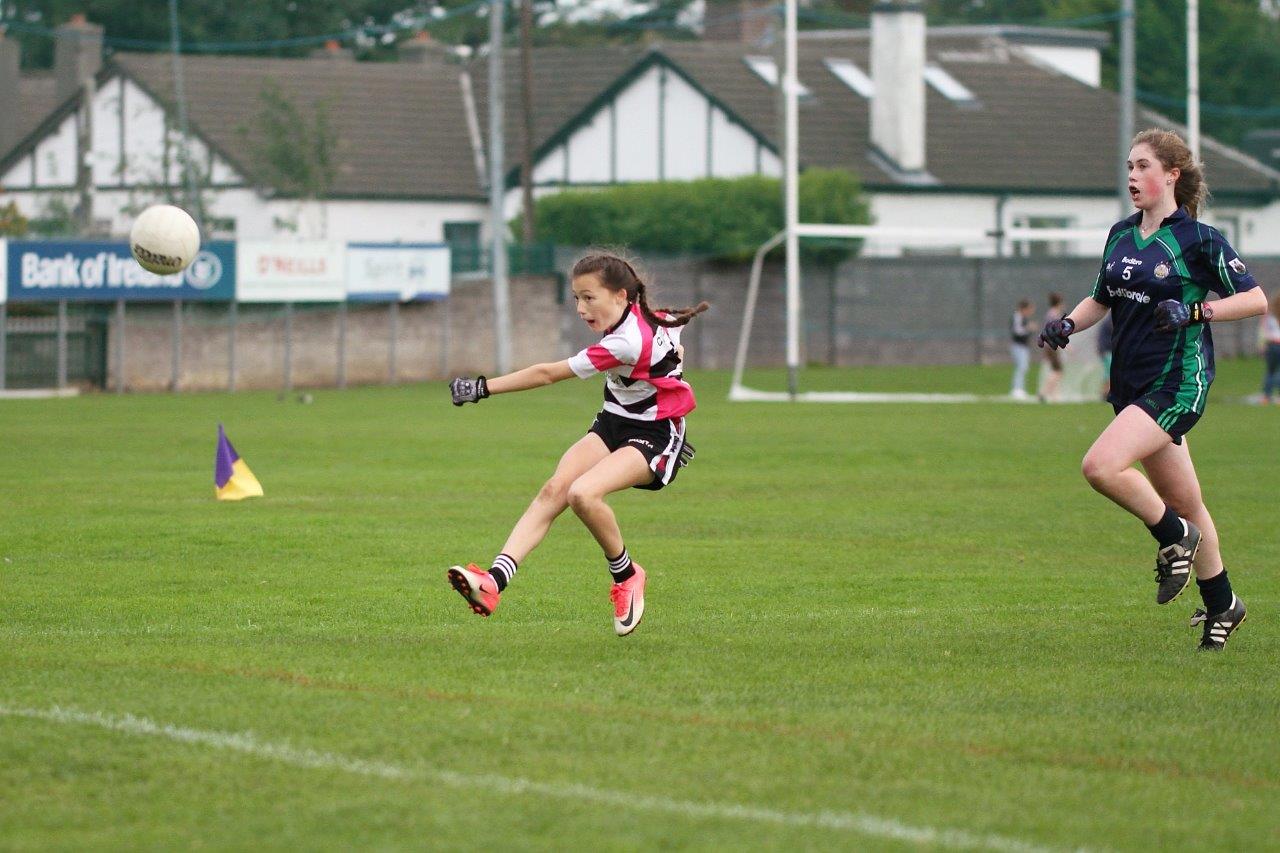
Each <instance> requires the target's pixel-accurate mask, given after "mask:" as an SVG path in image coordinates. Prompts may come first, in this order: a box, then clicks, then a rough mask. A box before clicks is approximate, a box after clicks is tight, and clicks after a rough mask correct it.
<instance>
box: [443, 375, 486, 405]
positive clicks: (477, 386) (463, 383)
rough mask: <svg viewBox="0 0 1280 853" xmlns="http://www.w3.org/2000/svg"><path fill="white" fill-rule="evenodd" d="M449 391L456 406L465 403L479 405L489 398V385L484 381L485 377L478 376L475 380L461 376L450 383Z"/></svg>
mask: <svg viewBox="0 0 1280 853" xmlns="http://www.w3.org/2000/svg"><path fill="white" fill-rule="evenodd" d="M449 391H450V393H452V394H453V404H454V405H455V406H461V405H462V404H463V403H479V402H480V401H481V400H483V399H484V398H485V397H488V396H489V384H488V383H487V382H485V381H484V377H483V376H477V377H476V378H475V379H468V378H467V377H465V376H459V377H458V378H457V379H455V380H453V381H452V382H450V383H449Z"/></svg>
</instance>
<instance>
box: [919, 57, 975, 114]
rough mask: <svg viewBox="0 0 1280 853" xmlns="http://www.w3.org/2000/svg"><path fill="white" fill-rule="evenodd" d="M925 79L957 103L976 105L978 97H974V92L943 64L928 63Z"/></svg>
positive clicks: (941, 93)
mask: <svg viewBox="0 0 1280 853" xmlns="http://www.w3.org/2000/svg"><path fill="white" fill-rule="evenodd" d="M924 79H925V82H926V83H928V84H929V85H930V86H932V87H933V88H935V89H937V90H938V93H939V94H940V95H942V96H943V97H944V98H946V99H947V100H948V101H952V102H953V103H957V104H970V105H976V104H977V103H978V99H977V98H975V97H974V95H973V92H970V91H969V90H968V89H966V88H965V85H964V84H963V83H961V82H960V81H959V80H957V79H956V78H954V77H952V76H951V75H950V74H949V73H948V72H947V70H946V69H945V68H943V67H942V66H941V65H926V66H925V67H924Z"/></svg>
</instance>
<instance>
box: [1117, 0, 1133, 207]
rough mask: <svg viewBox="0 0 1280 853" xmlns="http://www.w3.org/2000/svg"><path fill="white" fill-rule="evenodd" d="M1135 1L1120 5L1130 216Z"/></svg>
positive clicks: (1123, 148)
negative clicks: (1128, 161) (1129, 162)
mask: <svg viewBox="0 0 1280 853" xmlns="http://www.w3.org/2000/svg"><path fill="white" fill-rule="evenodd" d="M1133 18H1134V12H1133V0H1121V2H1120V122H1119V124H1120V158H1119V159H1120V187H1119V189H1120V216H1121V217H1122V218H1123V217H1126V216H1128V215H1129V214H1130V213H1131V212H1132V209H1133V203H1132V200H1131V199H1130V197H1129V169H1128V167H1127V166H1126V165H1125V163H1126V161H1127V160H1128V159H1129V143H1130V142H1132V141H1133V133H1134V131H1133V100H1134V82H1133V74H1134V68H1133V66H1134V62H1133V27H1134V20H1133Z"/></svg>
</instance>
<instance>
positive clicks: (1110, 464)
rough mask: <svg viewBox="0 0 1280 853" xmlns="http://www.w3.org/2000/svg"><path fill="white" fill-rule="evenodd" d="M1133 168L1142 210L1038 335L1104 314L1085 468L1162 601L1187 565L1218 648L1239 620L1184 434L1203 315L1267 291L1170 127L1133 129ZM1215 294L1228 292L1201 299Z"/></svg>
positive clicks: (1201, 392)
mask: <svg viewBox="0 0 1280 853" xmlns="http://www.w3.org/2000/svg"><path fill="white" fill-rule="evenodd" d="M1128 169H1129V194H1130V197H1131V198H1132V199H1133V204H1134V206H1135V207H1136V208H1137V209H1138V212H1137V213H1135V214H1134V215H1133V216H1130V217H1129V218H1127V219H1124V220H1121V221H1120V222H1117V223H1116V224H1115V225H1113V226H1112V227H1111V232H1110V234H1109V235H1108V237H1107V244H1106V249H1105V251H1104V252H1103V261H1102V268H1101V269H1100V270H1099V272H1098V277H1097V279H1096V281H1095V282H1094V285H1093V290H1092V292H1091V293H1090V295H1089V296H1087V297H1085V298H1084V299H1083V300H1081V302H1080V304H1078V305H1077V306H1076V307H1075V308H1073V309H1072V310H1071V311H1070V312H1069V313H1068V314H1067V315H1066V316H1065V317H1062V318H1061V319H1052V320H1049V321H1048V322H1047V323H1045V327H1044V331H1043V332H1041V334H1040V341H1039V344H1040V346H1041V347H1044V346H1046V345H1047V346H1048V347H1049V349H1050V350H1056V349H1059V348H1061V347H1065V346H1066V345H1067V342H1068V340H1069V338H1070V336H1071V335H1072V334H1073V333H1075V332H1078V331H1081V330H1083V329H1087V328H1089V327H1090V326H1092V325H1094V324H1096V323H1097V322H1098V321H1099V320H1101V319H1102V318H1103V316H1104V315H1105V314H1106V313H1107V312H1108V311H1110V312H1111V315H1112V318H1113V320H1114V323H1115V335H1114V342H1113V343H1114V351H1113V358H1112V364H1111V396H1110V402H1111V404H1112V406H1113V407H1114V409H1115V413H1116V417H1115V419H1114V420H1113V421H1112V422H1111V423H1110V425H1109V426H1107V428H1106V429H1105V430H1103V431H1102V434H1101V435H1100V436H1098V439H1097V440H1096V441H1095V442H1094V443H1093V446H1092V447H1090V448H1089V452H1088V453H1086V454H1085V457H1084V462H1083V464H1082V466H1081V467H1082V472H1083V474H1084V476H1085V478H1086V479H1087V480H1088V481H1089V484H1090V485H1091V486H1093V488H1094V489H1096V490H1097V491H1098V492H1100V493H1101V494H1103V495H1105V496H1106V497H1108V498H1110V499H1111V500H1112V501H1114V502H1115V503H1117V504H1119V505H1120V506H1121V507H1123V508H1124V509H1126V510H1128V511H1129V512H1130V513H1132V514H1133V515H1135V516H1137V517H1138V518H1139V519H1141V520H1142V522H1143V523H1144V524H1146V525H1147V529H1148V530H1149V531H1150V532H1151V535H1152V537H1153V538H1155V540H1156V543H1157V550H1156V567H1155V579H1156V603H1157V604H1168V603H1169V602H1171V601H1173V600H1174V599H1175V598H1177V597H1178V595H1180V594H1181V593H1182V591H1183V590H1184V589H1185V588H1186V587H1187V585H1188V584H1189V583H1190V580H1191V572H1192V571H1193V569H1194V572H1195V576H1196V584H1197V585H1198V586H1199V588H1200V596H1201V598H1202V599H1203V600H1204V610H1203V611H1197V612H1196V614H1195V615H1194V616H1193V617H1192V624H1193V625H1195V624H1201V623H1202V624H1203V625H1204V633H1203V636H1202V637H1201V640H1200V646H1199V647H1200V649H1202V650H1208V651H1216V650H1220V649H1222V648H1224V647H1225V646H1226V643H1227V640H1228V638H1230V636H1231V635H1232V634H1233V633H1234V632H1235V631H1236V629H1237V628H1239V627H1240V625H1241V623H1243V622H1244V619H1245V606H1244V602H1242V601H1241V600H1240V599H1239V598H1238V597H1237V596H1236V595H1235V594H1234V592H1233V591H1232V588H1231V582H1230V580H1228V578H1227V571H1226V568H1225V567H1224V566H1223V564H1222V555H1221V551H1220V549H1219V544H1218V534H1217V530H1216V528H1215V527H1214V523H1213V519H1212V518H1211V517H1210V515H1209V511H1208V510H1207V509H1206V508H1205V505H1204V500H1203V498H1202V497H1201V491H1200V482H1199V480H1198V479H1197V476H1196V470H1195V467H1194V466H1193V465H1192V463H1191V453H1190V450H1189V449H1188V447H1187V442H1186V441H1185V440H1184V436H1185V435H1186V433H1187V432H1188V431H1189V430H1190V429H1191V428H1192V427H1193V426H1195V424H1196V422H1197V421H1198V420H1199V419H1200V416H1201V415H1202V414H1204V409H1205V403H1206V401H1207V399H1208V393H1209V385H1210V383H1212V382H1213V376H1214V363H1213V338H1212V336H1211V334H1210V331H1209V324H1210V321H1213V322H1215V323H1220V322H1224V321H1228V320H1241V319H1244V318H1246V317H1255V316H1257V315H1258V314H1261V313H1262V312H1263V311H1265V310H1266V307H1267V299H1266V296H1265V295H1264V294H1263V292H1262V290H1261V288H1259V287H1258V285H1257V282H1255V281H1254V278H1253V276H1252V275H1251V274H1250V273H1249V271H1248V269H1247V268H1246V266H1245V263H1244V261H1243V260H1241V259H1240V257H1239V255H1237V254H1236V252H1235V250H1234V249H1232V248H1231V245H1230V244H1229V243H1228V242H1227V240H1226V238H1225V237H1223V236H1222V234H1221V233H1220V232H1218V231H1217V230H1216V229H1214V228H1211V227H1209V226H1208V225H1205V224H1203V223H1201V222H1199V221H1197V219H1196V215H1197V214H1198V212H1199V210H1200V205H1201V204H1202V203H1203V201H1204V199H1205V197H1206V195H1207V194H1208V188H1207V187H1206V186H1205V182H1204V177H1203V175H1202V173H1201V170H1200V164H1199V163H1197V162H1196V161H1195V159H1194V158H1193V157H1192V155H1191V151H1190V150H1189V149H1188V148H1187V145H1186V143H1185V142H1183V141H1182V139H1181V138H1180V137H1179V136H1178V135H1177V134H1176V133H1172V132H1170V131H1163V130H1146V131H1143V132H1142V133H1139V134H1138V135H1137V136H1136V137H1134V140H1133V146H1132V148H1131V149H1130V151H1129V161H1128ZM1210 291H1213V292H1215V293H1217V294H1218V295H1219V296H1221V297H1222V298H1221V299H1219V300H1218V301H1216V302H1206V301H1204V300H1205V297H1207V296H1208V295H1209V292H1210ZM1139 462H1141V463H1142V468H1143V470H1145V472H1146V476H1145V477H1144V476H1143V475H1142V473H1141V472H1139V471H1138V470H1137V468H1135V467H1134V466H1135V464H1137V463H1139Z"/></svg>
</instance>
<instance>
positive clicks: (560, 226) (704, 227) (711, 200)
mask: <svg viewBox="0 0 1280 853" xmlns="http://www.w3.org/2000/svg"><path fill="white" fill-rule="evenodd" d="M800 216H801V218H802V219H805V220H806V221H812V222H830V223H838V224H849V225H857V224H865V223H867V222H869V221H870V211H869V208H868V205H867V202H866V199H865V197H864V196H863V194H862V188H861V185H860V183H859V181H858V179H857V177H856V176H855V175H853V174H851V173H849V172H844V171H839V170H826V169H809V170H807V171H805V172H804V173H803V174H802V175H801V177H800ZM782 219H783V213H782V196H781V185H780V182H779V181H778V180H777V179H776V178H766V177H761V176H749V177H744V178H733V179H727V178H708V179H704V180H698V181H662V182H654V183H636V184H624V185H622V186H616V187H610V188H608V189H603V190H595V191H584V190H566V191H565V192H561V193H556V194H554V195H549V196H544V197H542V198H541V199H539V200H538V203H537V236H538V239H539V240H546V241H552V242H556V243H559V244H562V245H576V246H583V245H589V244H603V245H611V244H620V245H627V246H630V247H631V248H634V249H636V250H639V251H650V252H664V253H686V254H695V255H703V256H710V257H714V258H720V259H725V260H739V261H740V260H745V259H748V258H750V257H751V256H752V255H753V254H754V253H755V251H756V249H757V248H759V246H760V244H761V243H763V242H764V241H766V240H768V239H769V238H770V237H772V236H773V235H774V234H776V233H777V232H778V231H780V230H782V226H783V222H782ZM857 248H858V246H857V244H856V243H851V242H850V241H842V242H840V243H833V244H829V245H821V246H819V245H815V244H812V243H810V242H809V241H806V243H805V246H804V249H805V253H806V256H808V257H809V258H811V259H813V260H816V261H819V262H822V263H836V262H838V261H839V260H841V259H843V258H844V257H847V256H848V255H849V254H850V253H851V252H855V251H856V250H857Z"/></svg>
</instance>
